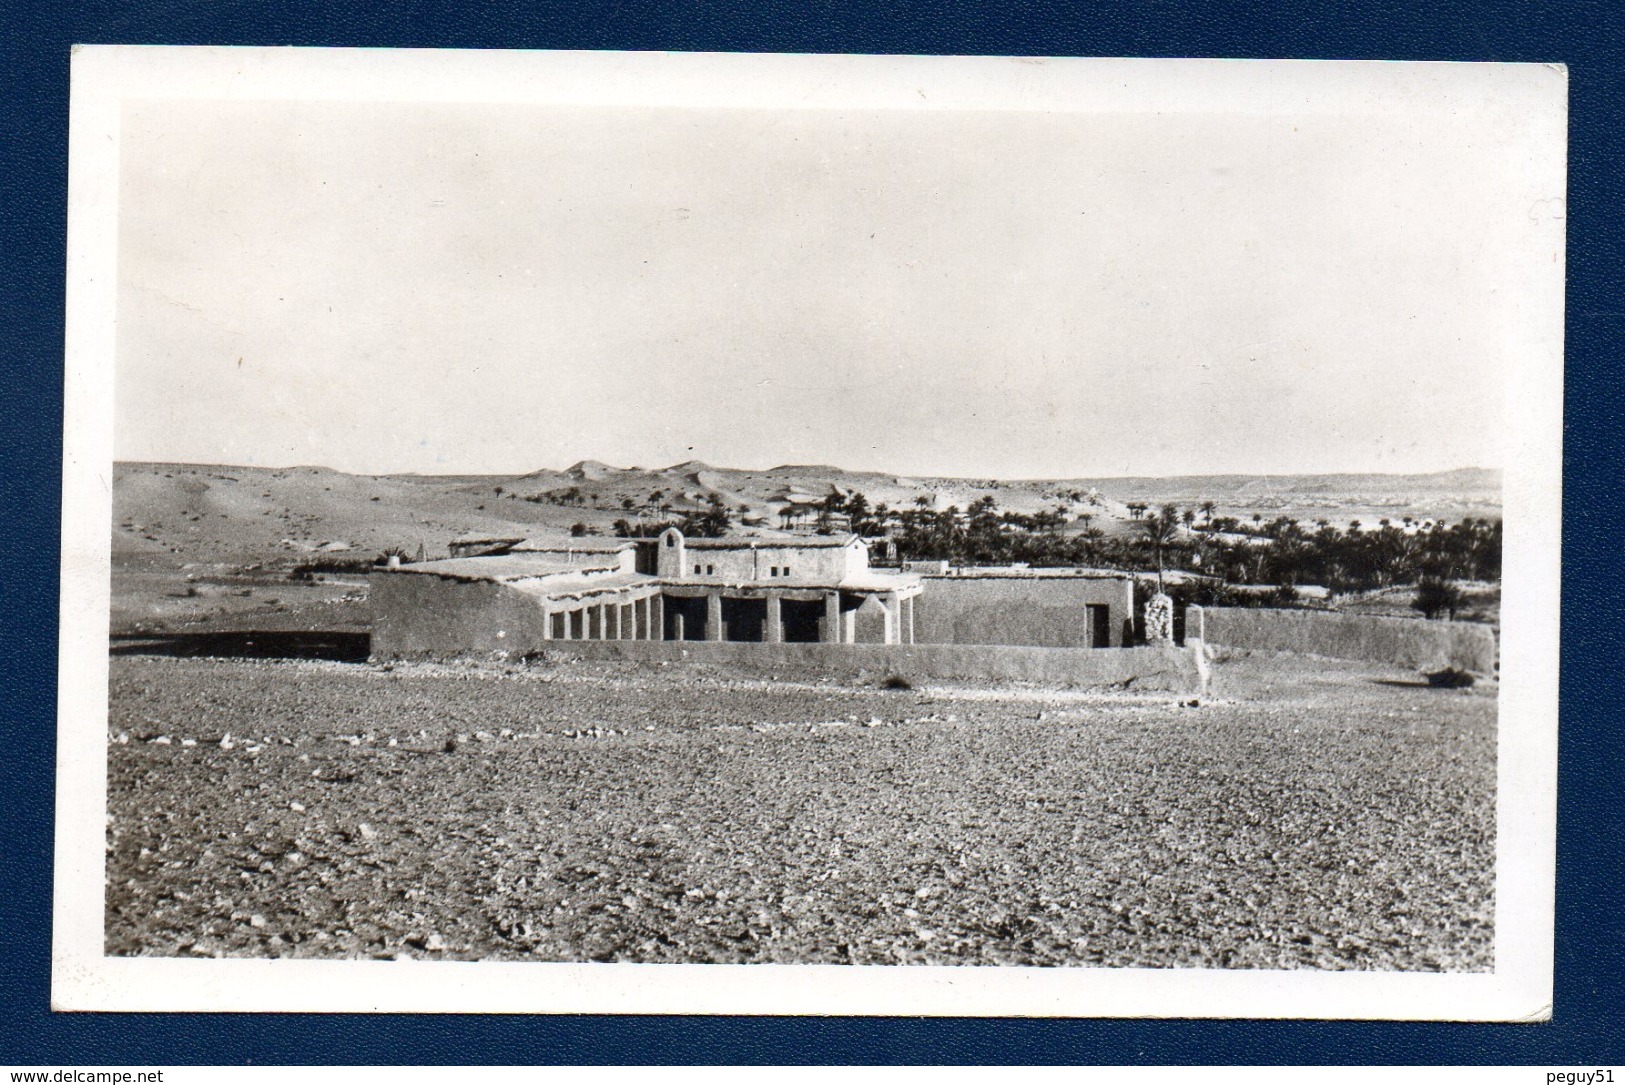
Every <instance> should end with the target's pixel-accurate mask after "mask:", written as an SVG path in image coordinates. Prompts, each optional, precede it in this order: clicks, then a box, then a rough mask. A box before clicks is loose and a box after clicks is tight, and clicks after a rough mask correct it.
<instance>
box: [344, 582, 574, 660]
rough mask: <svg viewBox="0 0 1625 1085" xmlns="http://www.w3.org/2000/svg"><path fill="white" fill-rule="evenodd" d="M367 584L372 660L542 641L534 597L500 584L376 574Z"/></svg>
mask: <svg viewBox="0 0 1625 1085" xmlns="http://www.w3.org/2000/svg"><path fill="white" fill-rule="evenodd" d="M371 581H372V583H371V585H370V587H369V588H368V591H367V594H368V601H369V603H370V606H371V609H372V655H373V657H374V658H377V659H410V658H414V657H422V656H439V657H450V656H459V655H466V656H483V655H489V654H490V653H493V652H498V651H509V652H514V651H517V652H525V651H530V650H532V649H533V648H536V647H540V646H541V645H543V644H545V643H546V638H545V635H544V631H543V623H544V622H545V620H546V615H545V614H544V612H543V610H542V607H541V606H540V604H539V602H538V601H537V599H536V597H535V596H532V595H527V594H526V593H524V592H522V591H518V590H516V589H514V588H510V587H508V586H506V585H504V584H500V583H496V582H494V581H489V580H473V581H471V580H456V579H452V578H451V577H441V576H431V575H429V574H426V573H379V574H375V575H374V576H372V577H371Z"/></svg>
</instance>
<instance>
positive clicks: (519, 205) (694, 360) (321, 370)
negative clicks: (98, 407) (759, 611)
mask: <svg viewBox="0 0 1625 1085" xmlns="http://www.w3.org/2000/svg"><path fill="white" fill-rule="evenodd" d="M1510 138H1511V137H1510V136H1508V135H1507V134H1506V132H1505V130H1504V128H1499V127H1497V126H1496V124H1495V123H1494V122H1493V118H1488V117H1484V116H1474V115H1472V114H1471V113H1470V112H1463V113H1462V114H1461V115H1460V116H1459V117H1455V118H1453V117H1452V115H1451V114H1449V113H1448V112H1444V111H1434V112H1432V113H1430V114H1429V116H1428V119H1427V120H1426V121H1425V122H1422V121H1417V122H1414V123H1413V122H1410V121H1405V120H1402V119H1398V118H1395V117H1393V116H1391V115H1376V116H1354V115H1335V114H1334V115H1326V114H1320V115H1305V116H1291V115H1277V116H1270V115H1253V116H1240V115H1223V114H1220V115H1211V114H1207V115H1205V114H1173V115H1157V114H1133V115H1130V114H1104V115H1103V114H1086V113H1039V112H1031V113H1014V112H985V113H962V112H937V113H916V112H899V111H890V112H887V111H876V112H868V113H856V112H849V113H837V112H832V111H815V110H799V111H797V110H778V109H773V110H693V109H658V108H654V109H639V110H634V109H600V108H539V107H526V106H512V105H502V106H468V105H456V104H434V105H420V104H382V105H381V104H366V103H361V104H352V103H331V102H319V103H296V102H246V103H245V102H224V101H213V102H209V101H205V102H197V101H191V102H178V101H171V102H154V103H135V104H131V105H129V106H127V107H126V110H125V113H124V127H123V132H122V148H123V151H122V153H123V158H122V162H123V167H122V177H121V187H120V236H119V246H120V249H119V278H120V287H119V312H118V325H117V374H118V377H117V385H116V389H115V395H116V403H117V420H116V427H117V430H116V446H117V455H118V457H119V458H121V459H134V460H187V461H198V462H225V463H257V464H277V465H286V464H296V463H312V464H316V463H319V464H325V465H328V466H331V467H335V468H339V469H343V470H349V471H361V472H379V473H381V472H392V471H420V472H446V473H460V472H519V471H528V470H533V469H536V468H538V467H543V466H555V467H557V466H564V465H566V464H568V463H571V462H573V461H575V460H578V459H582V458H594V459H600V460H604V461H607V462H609V463H612V464H616V465H619V466H628V465H634V464H636V465H641V466H663V465H666V464H669V463H673V462H676V461H679V460H685V459H690V458H700V459H704V460H707V461H710V462H712V463H716V464H721V465H727V466H740V467H758V468H760V467H770V466H773V465H775V464H780V463H835V464H839V465H841V466H845V467H852V468H875V469H881V470H891V471H896V472H901V473H907V474H951V475H969V476H985V477H992V476H1003V477H1038V476H1086V475H1115V474H1175V473H1213V472H1229V471H1235V472H1298V471H1316V472H1318V471H1345V470H1346V471H1425V470H1438V469H1444V468H1450V467H1457V466H1467V465H1478V466H1492V467H1493V466H1500V465H1501V461H1502V451H1501V447H1500V443H1499V435H1500V433H1501V432H1502V429H1503V418H1504V411H1505V409H1506V404H1505V403H1504V396H1503V382H1502V373H1503V369H1504V366H1505V365H1506V363H1507V361H1508V359H1507V357H1506V355H1507V347H1506V345H1505V344H1506V342H1507V341H1508V335H1507V327H1508V321H1510V320H1515V319H1517V313H1516V303H1515V299H1512V298H1509V297H1508V296H1507V289H1508V283H1509V282H1511V281H1514V280H1513V279H1512V278H1510V277H1509V275H1508V268H1507V267H1506V264H1507V260H1508V255H1507V254H1508V253H1509V252H1511V251H1513V249H1514V248H1515V247H1516V245H1517V244H1518V241H1519V237H1520V236H1521V235H1520V233H1519V231H1520V230H1524V229H1527V228H1528V223H1527V221H1525V220H1527V219H1528V218H1529V205H1530V194H1529V193H1528V192H1526V191H1523V190H1521V189H1520V188H1519V187H1518V177H1519V176H1520V175H1519V174H1517V172H1516V170H1517V168H1518V167H1517V164H1516V163H1511V164H1509V161H1508V160H1509V155H1508V154H1507V140H1508V139H1510Z"/></svg>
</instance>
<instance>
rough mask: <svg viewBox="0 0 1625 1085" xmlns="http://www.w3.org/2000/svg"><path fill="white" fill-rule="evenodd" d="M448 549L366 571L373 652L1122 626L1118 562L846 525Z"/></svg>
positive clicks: (1086, 636) (1125, 601) (1108, 642)
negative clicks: (985, 570)
mask: <svg viewBox="0 0 1625 1085" xmlns="http://www.w3.org/2000/svg"><path fill="white" fill-rule="evenodd" d="M453 554H454V555H455V556H453V557H452V558H449V559H446V560H442V561H427V562H418V563H415V564H406V565H402V566H400V567H399V568H393V569H389V570H385V571H381V572H379V573H378V574H376V575H375V576H374V578H373V587H372V592H371V594H372V603H373V612H374V623H373V643H374V654H376V655H381V656H401V655H414V654H461V653H466V652H479V651H484V650H493V651H507V652H510V653H511V652H514V651H519V652H524V651H529V650H534V649H535V648H536V647H538V646H539V645H540V643H541V642H548V641H572V640H657V641H736V642H738V641H743V642H759V643H768V644H773V643H825V644H890V645H908V644H915V643H935V644H981V645H1008V646H1031V647H1069V648H1088V647H1120V646H1124V645H1127V644H1130V643H1132V639H1133V626H1132V611H1131V608H1132V598H1133V596H1132V579H1131V578H1129V577H1126V576H1115V577H1093V578H1085V577H1078V576H1075V575H1070V574H1064V575H1061V576H1049V575H1045V571H1041V570H1031V571H1027V570H1023V571H1021V573H1020V574H1019V575H1017V576H1009V575H1005V576H990V577H978V578H976V579H974V580H971V579H967V578H964V577H953V576H951V575H950V576H948V577H944V576H943V573H944V572H946V570H945V569H940V568H936V569H932V573H934V574H935V575H928V576H922V575H920V573H916V572H912V571H909V572H894V571H890V570H880V569H874V568H871V567H870V565H869V548H868V545H867V543H865V541H864V540H863V539H861V538H859V537H858V536H856V535H850V534H840V535H814V536H792V537H782V536H766V535H734V536H727V537H723V538H688V537H686V536H685V535H684V534H683V533H682V532H681V531H680V530H678V529H677V528H668V529H667V530H665V531H664V532H662V533H661V534H660V535H659V536H658V537H656V538H653V539H636V540H633V539H603V538H569V539H553V540H543V539H509V538H501V539H495V538H473V537H465V538H464V539H459V540H457V541H456V542H455V543H454V544H453ZM464 555H469V556H464ZM922 592H923V595H922ZM939 596H940V598H938V597H939Z"/></svg>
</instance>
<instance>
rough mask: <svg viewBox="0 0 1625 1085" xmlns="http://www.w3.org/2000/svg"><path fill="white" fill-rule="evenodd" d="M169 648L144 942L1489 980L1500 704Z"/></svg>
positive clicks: (150, 773) (216, 948)
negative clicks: (230, 654) (1318, 971)
mask: <svg viewBox="0 0 1625 1085" xmlns="http://www.w3.org/2000/svg"><path fill="white" fill-rule="evenodd" d="M141 649H142V646H141V644H140V643H139V642H130V643H129V644H127V645H126V646H125V650H126V651H127V652H129V653H130V654H119V655H116V656H115V658H114V660H113V672H112V711H111V716H110V723H109V747H108V749H109V760H108V768H109V795H108V800H109V804H108V823H107V862H108V869H107V889H106V892H107V897H106V906H107V923H106V932H107V949H108V951H109V952H110V953H113V954H118V955H165V956H176V955H184V956H209V957H222V956H236V957H322V958H398V957H426V958H449V959H507V960H511V959H529V960H554V961H557V960H573V961H639V962H661V961H688V962H724V963H729V962H753V961H774V962H844V963H854V964H913V963H929V964H963V965H996V964H1025V965H1070V966H1086V965H1107V966H1153V967H1235V968H1325V969H1407V970H1479V969H1487V968H1490V967H1491V966H1492V964H1493V961H1492V956H1491V954H1492V944H1493V923H1492V919H1493V905H1494V901H1493V870H1494V799H1493V796H1494V791H1493V787H1494V776H1495V701H1494V692H1493V687H1492V688H1486V687H1485V686H1484V685H1480V686H1479V687H1477V688H1475V689H1473V690H1468V691H1441V690H1435V689H1430V688H1427V687H1426V686H1425V684H1423V683H1420V682H1417V681H1415V677H1414V676H1411V675H1406V674H1403V673H1398V672H1396V673H1386V672H1382V671H1380V670H1373V669H1371V668H1369V667H1361V666H1357V665H1352V664H1334V663H1330V662H1327V661H1307V660H1293V659H1290V658H1286V657H1261V658H1237V659H1231V660H1228V661H1225V662H1224V665H1223V666H1222V668H1221V671H1220V674H1221V676H1222V678H1221V680H1220V683H1219V685H1218V686H1217V687H1216V688H1215V689H1214V690H1213V691H1211V693H1210V695H1209V696H1208V697H1206V698H1201V699H1197V700H1195V701H1194V702H1193V701H1192V700H1190V699H1183V700H1182V699H1178V698H1172V697H1167V696H1163V697H1157V696H1153V695H1129V694H1123V693H1111V692H1099V691H1096V692H1090V691H1066V690H1052V689H1037V688H1026V687H1018V686H1011V687H1004V688H998V689H975V688H966V687H957V686H952V685H945V686H930V687H915V688H909V689H887V688H884V685H883V683H881V682H879V681H876V682H870V683H860V684H855V685H841V684H835V683H828V682H807V681H787V680H786V681H775V680H774V676H771V675H762V674H747V673H743V672H739V673H731V672H725V671H706V670H698V669H693V668H685V667H659V666H649V667H641V668H638V667H630V668H629V667H626V666H624V665H623V666H604V665H596V666H595V665H588V664H569V665H561V664H549V663H547V662H545V661H542V662H538V663H535V664H532V665H527V666H506V665H492V664H472V663H471V664H456V665H446V664H414V665H394V666H389V665H382V666H381V665H372V664H367V663H364V662H356V663H343V662H335V661H332V660H315V659H313V660H292V659H266V660H254V659H220V658H176V657H173V656H168V655H145V654H141ZM877 677H878V676H877Z"/></svg>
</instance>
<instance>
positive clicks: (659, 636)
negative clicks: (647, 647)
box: [649, 595, 666, 640]
mask: <svg viewBox="0 0 1625 1085" xmlns="http://www.w3.org/2000/svg"><path fill="white" fill-rule="evenodd" d="M649 639H650V640H665V639H666V597H665V596H664V595H651V596H650V597H649Z"/></svg>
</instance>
